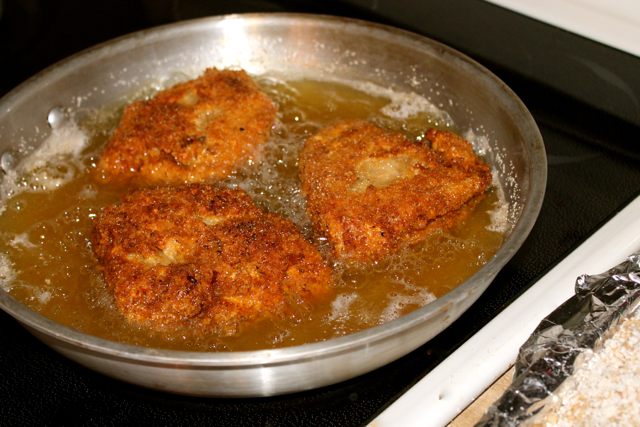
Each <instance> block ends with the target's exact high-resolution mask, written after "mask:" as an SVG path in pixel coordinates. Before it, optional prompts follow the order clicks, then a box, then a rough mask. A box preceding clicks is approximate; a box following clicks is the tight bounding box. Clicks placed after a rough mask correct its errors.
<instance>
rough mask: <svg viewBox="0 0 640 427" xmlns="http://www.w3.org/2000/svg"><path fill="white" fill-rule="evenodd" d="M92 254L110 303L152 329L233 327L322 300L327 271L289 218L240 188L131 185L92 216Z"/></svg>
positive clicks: (225, 331)
mask: <svg viewBox="0 0 640 427" xmlns="http://www.w3.org/2000/svg"><path fill="white" fill-rule="evenodd" d="M92 244H93V251H94V254H95V256H96V258H97V259H98V262H99V269H100V270H101V271H102V273H103V277H104V280H105V282H106V286H107V288H108V289H109V290H110V292H111V293H112V295H113V296H114V299H115V305H116V307H117V309H118V310H119V311H120V312H121V313H122V314H123V315H124V316H125V317H126V318H127V319H128V320H130V321H132V322H136V323H142V324H150V325H152V326H155V327H160V328H162V327H165V326H172V325H173V326H175V325H186V326H189V327H196V328H199V329H200V330H202V331H204V332H207V331H208V332H215V333H222V334H232V333H233V332H234V331H235V329H236V327H237V325H238V323H239V322H242V321H246V320H250V319H259V318H269V317H270V318H274V317H276V318H286V317H287V316H289V315H290V313H292V312H293V311H294V310H295V307H296V306H297V305H299V304H301V303H304V304H306V303H313V302H314V301H316V300H320V299H322V298H324V296H326V295H327V294H328V293H329V292H330V289H331V287H332V283H333V282H332V276H331V270H330V268H329V267H328V266H327V265H326V264H325V262H324V261H323V259H322V257H321V256H320V253H319V252H318V250H317V249H316V248H315V247H314V246H312V245H311V244H310V243H309V242H307V241H306V240H305V238H304V237H303V236H302V235H301V234H300V232H299V231H298V229H297V228H296V227H295V225H294V224H293V223H292V222H291V221H288V220H285V219H283V218H281V217H280V216H278V215H275V214H270V213H264V212H263V211H262V210H261V209H260V208H258V207H257V206H256V205H255V204H254V203H253V201H252V200H251V198H250V197H249V196H248V195H247V194H246V193H245V192H244V191H242V190H240V189H229V188H224V187H215V186H210V185H205V184H189V185H181V186H177V187H158V188H151V189H139V190H135V191H133V192H131V193H129V194H128V195H126V196H125V197H124V198H123V202H122V203H121V204H117V205H112V206H109V207H107V208H106V209H105V210H104V212H103V213H101V214H100V215H99V216H98V217H97V219H96V220H95V225H94V229H93V234H92Z"/></svg>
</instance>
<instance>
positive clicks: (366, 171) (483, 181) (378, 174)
mask: <svg viewBox="0 0 640 427" xmlns="http://www.w3.org/2000/svg"><path fill="white" fill-rule="evenodd" d="M426 137H427V139H428V140H429V141H430V142H431V148H430V147H428V146H425V145H423V144H421V143H415V142H411V141H409V140H407V139H406V138H405V137H404V136H403V135H401V134H394V133H390V132H387V131H385V130H383V129H381V128H379V127H377V126H376V125H374V124H372V123H369V122H366V121H358V120H348V121H340V122H338V123H335V124H333V125H331V126H329V127H327V128H325V129H323V130H321V131H320V132H318V133H316V134H315V135H314V136H312V137H311V138H309V139H308V140H307V141H306V142H305V145H304V148H303V150H302V152H301V154H300V161H299V167H300V176H301V180H302V191H303V192H304V193H305V195H306V197H307V213H308V214H309V217H310V218H311V222H312V223H313V225H314V229H315V230H316V232H317V233H319V234H321V235H323V236H326V238H327V239H328V240H329V243H331V245H332V247H333V254H334V256H335V257H336V258H338V259H341V260H343V261H358V262H361V263H371V262H376V261H378V260H380V259H382V258H384V257H385V256H387V255H390V254H394V253H397V252H399V251H400V250H401V249H403V248H404V247H406V246H408V245H412V244H415V243H418V242H420V241H421V240H423V239H424V238H425V237H426V236H427V235H428V234H430V233H432V232H433V231H434V230H437V229H441V228H443V227H450V226H453V225H454V224H456V223H457V222H458V221H460V220H461V219H462V218H463V217H465V216H466V215H467V214H468V213H469V212H470V211H471V209H472V208H473V206H474V205H475V203H477V201H479V200H480V199H482V198H483V197H484V192H485V190H486V189H487V187H488V186H489V185H490V184H491V173H490V171H489V166H488V165H486V164H485V163H483V162H482V161H481V160H479V159H478V157H477V156H476V155H475V153H474V152H473V149H472V147H471V145H470V144H469V143H468V142H467V141H465V140H464V139H462V138H461V137H459V136H457V135H455V134H453V133H450V132H443V131H438V130H435V129H431V130H429V132H427V135H426Z"/></svg>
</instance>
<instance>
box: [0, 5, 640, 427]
mask: <svg viewBox="0 0 640 427" xmlns="http://www.w3.org/2000/svg"><path fill="white" fill-rule="evenodd" d="M364 3H365V2H363V1H352V2H350V3H349V4H347V3H342V2H336V1H329V2H327V1H325V2H315V1H295V2H294V1H268V0H264V1H260V0H255V1H248V0H237V1H233V2H223V1H206V0H198V1H190V2H187V1H186V0H158V1H153V0H138V1H125V0H93V1H92V2H87V1H84V0H59V1H52V0H51V1H44V0H22V1H20V0H4V2H2V1H0V5H2V6H3V10H2V16H1V18H0V65H1V67H0V70H2V71H0V72H1V73H2V75H1V77H2V78H1V79H0V95H3V94H4V93H6V92H7V91H9V90H11V89H12V88H13V87H15V86H17V85H18V84H19V83H20V82H22V81H24V80H25V79H27V78H28V77H30V76H31V75H33V74H35V73H36V72H38V71H40V70H42V69H44V68H45V67H47V66H49V65H51V64H52V63H54V62H56V61H58V60H60V59H63V58H64V57H66V56H69V55H71V54H74V53H76V52H78V51H80V50H82V49H84V48H87V47H90V46H92V45H94V44H96V43H99V42H102V41H106V40H108V39H111V38H114V37H117V36H120V35H123V34H127V33H130V32H133V31H136V30H139V29H143V28H148V27H152V26H156V25H161V24H165V23H169V22H175V21H177V20H182V19H189V18H195V17H199V16H207V15H214V14H223V13H241V12H278V11H279V12H304V13H324V14H334V15H342V16H350V17H355V18H361V19H367V20H375V21H378V22H382V23H392V24H395V25H396V26H400V27H403V28H406V29H410V30H412V31H416V32H420V33H423V34H425V35H428V36H430V37H432V38H434V39H436V40H440V41H442V42H444V43H447V44H450V45H452V46H453V47H455V48H457V49H459V50H461V51H462V52H464V53H466V54H468V55H470V56H472V57H474V58H475V59H476V60H478V61H480V62H481V63H482V64H484V65H485V66H487V67H488V68H490V69H491V70H492V71H493V72H494V73H496V74H497V75H498V76H499V77H500V78H501V79H503V80H504V81H505V82H506V83H507V84H508V85H509V86H510V87H511V88H512V89H513V90H514V91H515V92H516V93H517V94H518V95H519V96H520V98H521V99H522V100H523V101H524V103H525V105H527V106H528V108H529V109H530V111H531V113H532V114H533V116H534V118H535V120H536V122H537V123H538V126H539V127H540V131H541V133H542V136H543V139H544V141H545V146H546V150H547V155H548V160H549V170H548V172H549V174H548V185H547V193H546V196H545V202H544V204H543V206H542V211H541V213H540V217H539V219H538V222H537V223H536V225H535V227H534V229H533V231H532V232H531V235H530V236H529V238H528V239H527V240H526V242H525V244H524V245H523V246H522V248H521V249H520V250H519V251H518V253H517V254H516V255H515V257H514V258H513V259H512V260H511V261H510V262H509V263H508V264H507V266H506V267H505V268H504V269H503V270H502V271H501V272H500V273H499V275H498V277H497V278H496V280H495V281H494V282H493V283H492V284H491V286H490V287H489V289H488V290H487V291H486V292H485V293H484V294H483V295H482V296H481V297H480V299H479V300H478V301H477V302H476V304H474V305H473V306H472V307H471V309H469V310H468V311H467V312H466V313H465V314H464V315H463V316H462V317H461V318H460V319H459V320H458V321H456V322H455V323H454V324H453V325H452V326H451V327H449V328H448V329H447V330H445V331H444V332H442V333H441V334H440V335H439V336H438V337H436V338H435V339H433V340H432V341H430V342H429V343H427V344H426V345H424V346H423V347H421V348H419V349H417V350H416V351H414V352H412V353H411V354H409V355H407V356H405V357H404V358H402V359H400V360H398V361H396V362H394V363H391V364H389V365H387V366H385V367H383V368H381V369H378V370H376V371H374V372H371V373H369V374H366V375H363V376H361V377H358V378H355V379H353V380H350V381H347V382H344V383H341V384H337V385H334V386H330V387H326V388H323V389H319V390H314V391H309V392H304V393H297V394H293V395H289V396H280V397H273V398H262V399H243V400H238V399H205V398H193V397H183V396H175V395H170V394H164V393H160V392H154V391H150V390H146V389H142V388H139V387H136V386H131V385H128V384H125V383H122V382H119V381H116V380H112V379H110V378H107V377H104V376H102V375H100V374H96V373H94V372H92V371H90V370H87V369H85V368H83V367H81V366H79V365H77V364H75V363H73V362H70V361H68V360H67V359H65V358H64V357H62V356H59V355H58V354H57V353H55V352H53V351H52V350H50V349H49V348H47V347H46V346H45V345H43V344H41V343H40V342H39V341H38V340H36V339H35V338H33V337H32V336H31V335H30V334H29V333H27V332H26V331H25V330H24V329H23V328H22V327H21V326H20V325H19V324H18V323H17V322H15V321H14V320H13V319H12V318H11V317H10V316H8V315H7V314H5V313H4V312H0V425H12V426H13V425H15V426H20V425H25V426H27V425H53V424H62V425H67V426H69V425H100V426H103V425H153V426H157V425H220V426H239V425H242V426H327V427H329V426H359V425H364V424H366V422H367V421H370V420H371V419H372V418H373V417H375V415H376V414H377V413H379V412H380V411H381V410H383V409H384V408H385V407H386V406H387V405H388V404H389V403H391V402H392V401H393V400H395V399H396V398H397V397H399V396H400V395H401V394H402V392H403V391H404V390H406V389H407V388H408V387H410V386H411V385H413V384H414V383H415V382H416V381H418V380H420V379H421V378H422V377H423V376H424V375H425V374H427V373H428V372H429V371H430V370H431V369H432V368H433V367H434V366H436V365H437V364H438V363H439V362H440V361H441V360H443V359H444V358H445V357H446V356H447V355H449V354H450V353H451V352H452V351H454V350H455V349H456V348H458V347H459V346H460V345H461V344H462V343H463V342H464V341H465V340H466V339H467V338H468V337H469V336H471V335H473V334H474V333H475V332H477V331H478V330H479V329H480V328H482V326H484V325H485V324H486V323H487V322H488V321H490V320H491V319H492V318H493V317H495V316H496V315H497V314H498V313H499V312H500V311H501V310H502V309H503V308H504V307H505V306H506V305H508V304H509V302H510V301H512V300H513V299H514V298H516V297H517V296H518V295H520V294H521V293H522V292H523V291H524V290H526V289H527V288H528V287H529V286H531V285H532V284H533V283H535V280H536V278H537V277H539V276H540V275H541V274H544V272H546V271H547V270H548V269H550V268H551V267H553V266H554V265H555V264H556V263H557V262H559V261H560V260H561V259H562V258H563V257H564V256H565V255H566V254H567V253H569V252H570V251H571V250H572V248H574V247H575V246H577V245H578V244H579V243H580V242H581V241H583V240H584V239H585V238H587V237H588V236H589V235H590V234H591V233H593V232H594V231H595V230H596V229H597V228H598V227H599V226H600V225H602V223H603V222H605V221H606V220H607V219H608V218H610V217H611V216H612V215H614V214H615V213H616V212H617V211H618V210H619V209H620V208H621V207H622V206H624V205H625V204H627V203H628V202H629V201H631V200H632V199H633V198H634V197H635V196H637V195H638V194H639V193H640V162H639V161H638V160H640V150H638V149H637V144H638V143H637V142H636V141H637V135H638V131H639V130H640V129H639V128H638V124H637V122H636V121H635V119H634V118H633V114H632V112H630V111H631V110H629V109H628V108H627V105H626V104H625V102H626V101H625V100H624V99H620V100H618V98H616V94H612V96H611V98H610V99H609V100H608V101H607V102H609V103H610V104H611V105H605V104H606V103H604V101H603V98H602V96H601V93H600V92H598V91H586V92H584V93H581V94H577V95H576V92H575V90H576V86H575V85H573V84H572V85H568V86H563V85H562V84H561V83H559V82H557V81H554V80H553V79H549V78H548V76H549V75H554V74H555V73H557V72H559V70H558V69H557V67H558V66H560V65H562V64H560V65H559V64H558V63H557V61H554V60H553V58H554V56H553V55H550V57H549V58H547V60H546V61H547V62H548V63H547V64H546V66H545V64H544V61H545V59H544V57H541V58H540V59H539V61H541V62H543V63H537V65H536V67H535V68H536V69H541V70H542V71H540V72H539V73H537V72H531V69H528V70H527V69H523V67H522V63H520V62H519V60H518V59H517V58H516V59H515V60H514V61H511V58H510V57H511V56H512V55H510V54H509V52H510V51H509V50H507V51H505V50H504V49H505V43H507V44H508V41H505V40H504V39H500V41H499V42H498V41H496V40H497V38H496V37H493V36H491V34H489V35H487V38H486V40H483V41H481V42H478V41H477V40H474V39H473V38H470V37H469V36H468V34H467V33H464V31H470V30H477V29H478V28H484V29H485V31H489V30H487V29H493V30H491V31H494V32H500V31H503V30H504V28H508V29H509V31H510V33H509V38H510V39H512V40H514V43H520V44H521V43H523V41H527V42H529V43H534V42H536V43H537V42H538V41H535V40H538V39H535V40H534V41H532V37H533V36H535V35H542V36H540V37H539V42H540V43H545V41H548V40H554V43H553V44H555V45H557V46H561V49H562V50H563V51H568V52H572V54H573V55H576V56H580V55H581V56H582V57H583V59H584V61H586V62H592V63H594V62H596V63H597V62H598V61H607V62H608V65H607V66H608V67H611V69H613V70H616V69H618V70H623V71H620V73H619V75H622V76H623V78H625V79H626V77H624V76H626V75H638V74H640V59H639V58H636V57H632V56H629V55H626V54H623V53H621V52H618V51H615V50H613V49H609V48H606V47H604V46H602V45H599V44H597V43H594V42H591V41H588V40H586V39H582V38H580V37H577V36H574V35H571V34H569V33H566V32H564V31H562V30H558V29H555V28H552V27H549V26H547V25H545V24H542V23H539V22H536V21H533V20H529V19H527V18H524V17H521V16H518V15H516V14H513V13H511V12H507V11H503V10H500V9H498V8H496V7H495V6H493V5H490V4H488V3H486V2H483V1H481V0H465V1H463V0H456V1H441V0H439V1H428V0H424V1H422V2H411V1H407V2H399V3H398V5H399V6H398V7H397V8H393V9H388V8H385V5H386V3H385V2H384V1H383V0H378V1H377V2H376V4H377V5H378V7H376V8H374V7H368V6H367V5H366V4H364ZM418 3H419V4H418ZM354 4H361V8H358V7H356V6H354ZM400 5H405V6H406V7H409V6H410V7H411V10H405V11H404V12H403V9H402V7H400ZM454 6H455V7H454ZM420 8H422V9H420ZM387 9H388V10H387ZM408 12H411V13H408ZM427 12H428V13H427ZM403 13H404V14H403ZM421 14H425V16H428V17H429V19H428V20H425V23H424V26H423V27H421V26H420V25H419V22H416V21H417V20H418V19H417V18H419V17H420V16H421ZM498 18H499V22H497V21H496V19H498ZM445 24H446V25H445ZM489 32H490V31H489ZM470 40H474V41H473V42H472V41H470ZM514 46H515V45H513V46H511V47H510V48H511V49H513V48H515V47H517V46H515V47H514ZM542 50H544V49H543V48H542V47H540V46H538V47H537V48H536V49H534V51H535V52H540V51H542ZM584 61H583V62H584ZM630 67H631V70H630V69H629V68H630ZM560 71H561V70H560ZM632 71H633V72H632ZM625 73H626V74H625ZM578 74H579V72H578ZM629 84H630V87H632V88H633V87H634V86H633V85H635V84H636V83H635V82H629ZM592 95H593V96H592Z"/></svg>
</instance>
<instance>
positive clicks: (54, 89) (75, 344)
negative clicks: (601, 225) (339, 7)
mask: <svg viewBox="0 0 640 427" xmlns="http://www.w3.org/2000/svg"><path fill="white" fill-rule="evenodd" d="M211 66H216V67H218V68H225V67H235V66H239V67H242V68H244V69H246V70H247V71H248V72H249V73H252V74H261V73H263V72H266V71H269V72H270V73H278V74H283V75H290V76H294V77H295V76H307V77H313V78H327V79H331V78H332V77H334V76H339V77H340V78H342V79H349V80H359V81H364V82H371V83H374V84H376V85H379V86H383V87H387V88H392V89H394V90H396V91H405V92H416V93H418V94H421V95H423V96H425V97H426V98H428V99H429V100H431V101H432V102H433V103H434V104H435V105H444V106H445V109H446V110H447V111H448V112H449V114H450V115H451V117H452V118H453V120H454V121H455V122H456V123H457V124H458V126H459V127H460V128H461V129H462V130H468V129H471V130H474V132H476V133H480V134H482V135H485V136H487V138H488V139H489V141H490V146H491V147H490V150H489V152H488V153H487V156H488V160H489V162H491V163H492V164H493V165H494V166H496V168H497V169H498V170H499V171H500V173H499V177H498V179H499V181H500V182H501V185H502V187H503V188H504V190H505V194H506V199H507V201H508V202H509V223H510V229H509V231H508V238H507V239H506V242H505V243H504V245H503V246H502V248H501V249H500V250H499V252H498V253H497V254H496V255H495V256H494V258H493V259H491V260H490V261H489V262H488V263H487V264H486V265H485V266H484V267H483V268H482V269H481V270H479V271H478V272H477V273H476V274H475V275H474V276H473V277H471V278H470V279H468V280H467V281H466V282H464V283H463V284H462V285H460V286H458V287H457V288H456V289H454V290H453V291H451V292H449V293H448V294H446V295H445V296H443V297H442V298H440V299H438V300H437V301H435V302H433V303H431V304H429V305H427V306H425V307H422V308H421V309H418V310H416V311H414V312H412V313H410V314H408V315H405V316H403V317H401V318H399V319H397V320H394V321H392V322H389V323H386V324H383V325H381V326H377V327H374V328H371V329H368V330H365V331H363V332H359V333H355V334H352V335H348V336H345V337H341V338H336V339H331V340H328V341H324V342H319V343H314V344H307V345H301V346H297V347H290V348H283V349H275V350H262V351H250V352H232V353H195V352H179V351H169V350H157V349H152V348H140V347H135V346H130V345H124V344H119V343H115V342H111V341H107V340H104V339H100V338H96V337H93V336H89V335H87V334H84V333H81V332H78V331H75V330H72V329H69V328H67V327H64V326H62V325H60V324H57V323H55V322H53V321H51V320H49V319H46V318H44V317H42V316H40V315H39V314H37V313H35V312H34V311H32V310H30V309H28V308H26V307H25V306H23V305H21V304H20V303H18V302H17V301H16V300H14V299H13V298H12V297H10V296H9V295H8V294H7V293H6V292H4V291H2V290H0V307H1V308H2V309H3V310H5V311H6V312H7V313H9V314H11V315H12V316H13V317H15V318H16V319H17V320H18V321H19V322H20V323H21V324H22V325H24V327H25V328H27V330H29V331H30V332H31V333H33V334H34V335H35V336H36V337H38V338H39V339H41V340H42V341H43V342H45V343H46V344H47V345H49V346H50V347H51V348H53V349H54V350H56V351H58V352H60V353H62V354H63V355H65V356H67V357H68V358H70V359H72V360H74V361H76V362H78V363H80V364H82V365H84V366H86V367H89V368H91V369H94V370H96V371H98V372H101V373H103V374H105V375H108V376H111V377H114V378H117V379H120V380H122V381H126V382H130V383H134V384H138V385H141V386H144V387H149V388H153V389H157V390H162V391H168V392H174V393H181V394H190V395H199V396H217V397H249V396H271V395H278V394H283V393H292V392H296V391H301V390H307V389H312V388H316V387H321V386H325V385H329V384H333V383H336V382H339V381H343V380H346V379H349V378H352V377H355V376H357V375H360V374H363V373H365V372H368V371H371V370H373V369H376V368H378V367H380V366H383V365H385V364H387V363H389V362H391V361H393V360H395V359H398V358H399V357H401V356H403V355H405V354H407V353H409V352H410V351H412V350H414V349H416V348H417V347H419V346H421V345H422V344H424V343H426V342H427V341H429V340H430V339H431V338H433V337H434V336H435V335H437V334H438V333H439V332H441V331H442V330H444V329H445V328H446V327H447V326H449V325H450V324H451V323H452V322H453V321H454V320H455V319H457V318H458V317H459V316H460V315H461V314H462V313H463V312H464V311H465V310H467V308H468V307H469V306H470V305H471V304H473V302H474V301H476V300H477V298H478V297H479V296H480V294H481V293H482V292H484V290H485V289H486V288H487V287H488V286H489V284H490V283H491V281H492V280H493V278H494V277H495V276H496V274H497V273H498V271H499V270H500V269H501V268H502V267H503V266H504V265H505V263H506V262H507V261H508V260H509V259H510V258H511V257H512V256H513V254H514V253H515V252H516V250H517V249H518V248H519V247H520V245H521V244H522V243H523V241H524V239H525V238H526V236H527V234H528V233H529V231H530V230H531V227H532V226H533V223H534V221H535V219H536V217H537V215H538V212H539V209H540V206H541V204H542V198H543V194H544V188H545V183H546V158H545V153H544V146H543V143H542V139H541V137H540V133H539V131H538V129H537V127H536V125H535V122H534V121H533V119H532V117H531V115H530V114H529V112H528V111H527V109H526V108H525V106H524V105H523V104H522V103H521V102H520V100H519V99H518V98H517V97H516V95H515V94H514V93H513V92H512V91H511V90H510V89H509V88H508V87H507V86H506V85H505V84H504V83H503V82H501V81H500V80H499V79H498V78H496V77H495V76H494V75H493V74H491V73H490V72H489V71H487V70H486V69H485V68H483V67H482V66H480V65H479V64H477V63H475V62H474V61H472V60H470V59H469V58H467V57H466V56H464V55H462V54H460V53H459V52H456V51H455V50H453V49H450V48H448V47H446V46H443V45H441V44H439V43H437V42H435V41H432V40H429V39H427V38H425V37H421V36H418V35H416V34H412V33H408V32H406V31H402V30H398V29H394V28H390V27H386V26H382V25H377V24H372V23H367V22H362V21H355V20H349V19H342V18H335V17H327V16H313V15H296V14H255V15H232V16H223V17H215V18H208V19H200V20H195V21H189V22H183V23H178V24H175V25H169V26H165V27H160V28H157V29H152V30H148V31H143V32H139V33H135V34H132V35H130V36H127V37H123V38H120V39H117V40H114V41H112V42H109V43H106V44H103V45H100V46H97V47H95V48H93V49H90V50H88V51H85V52H83V53H81V54H78V55H76V56H74V57H71V58H69V59H67V60H65V61H62V62H60V63H58V64H56V65H54V66H53V67H51V68H49V69H47V70H45V71H44V72H42V73H40V74H38V75H36V76H35V77H33V78H31V79H30V80H28V81H27V82H25V83H24V84H22V85H21V86H19V87H18V88H16V89H15V90H14V91H12V92H11V93H9V94H8V95H7V96H6V97H4V98H3V99H2V100H1V101H0V138H1V140H0V153H6V154H4V155H3V165H4V167H10V164H11V163H12V161H13V160H15V159H13V158H12V157H11V156H12V154H9V153H10V152H13V153H15V152H18V150H17V147H18V146H19V145H20V144H23V141H30V142H32V145H34V146H37V145H38V144H39V143H41V142H42V140H43V139H44V137H46V136H47V132H44V131H43V130H46V129H48V122H47V118H48V117H49V120H54V121H55V119H56V116H55V114H53V115H51V116H50V112H51V111H52V110H53V109H54V108H56V107H57V108H60V109H63V110H64V109H72V110H73V109H78V108H99V107H102V106H104V105H109V104H112V103H113V102H115V100H118V99H121V98H122V97H123V96H125V95H126V94H130V93H131V92H132V91H134V90H135V89H136V88H139V87H143V85H145V84H146V83H148V82H149V81H154V80H158V79H160V78H163V77H166V76H169V75H171V74H172V73H175V72H179V71H180V70H184V69H187V68H188V69H204V68H205V67H211ZM54 112H55V110H54Z"/></svg>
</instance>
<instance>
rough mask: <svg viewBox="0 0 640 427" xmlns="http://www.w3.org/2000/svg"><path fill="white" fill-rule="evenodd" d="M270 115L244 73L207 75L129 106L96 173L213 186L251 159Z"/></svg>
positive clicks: (267, 130) (273, 109)
mask: <svg viewBox="0 0 640 427" xmlns="http://www.w3.org/2000/svg"><path fill="white" fill-rule="evenodd" d="M275 115H276V107H275V105H274V104H273V102H272V101H271V99H270V98H269V97H268V96H267V95H266V94H265V93H264V92H262V90H260V88H258V86H257V85H256V84H255V82H254V81H253V80H252V79H251V78H250V77H249V76H248V75H247V73H245V72H244V71H232V70H217V69H215V68H214V69H208V70H206V71H205V73H204V74H203V75H202V76H200V77H199V78H197V79H195V80H190V81H187V82H184V83H179V84H177V85H175V86H173V87H171V88H169V89H167V90H164V91H162V92H159V93H158V94H157V95H156V96H155V97H154V98H152V99H149V100H144V101H138V102H134V103H132V104H130V105H128V106H127V107H126V108H125V110H124V115H123V117H122V119H121V121H120V125H119V126H118V128H117V129H116V130H115V132H114V134H113V136H112V137H111V139H110V140H109V142H108V143H107V146H106V147H105V149H104V150H103V152H102V157H101V159H100V163H99V167H98V170H99V171H100V173H101V174H102V178H103V179H105V180H112V179H131V178H136V179H138V180H140V181H143V182H145V183H163V182H166V183H185V182H206V181H211V180H218V179H221V178H224V177H226V176H228V175H229V174H230V173H231V172H233V170H235V169H236V168H238V167H239V166H241V165H242V164H244V163H246V162H247V161H248V160H249V159H251V157H252V155H253V154H254V152H255V150H256V148H257V147H259V146H260V145H262V144H264V142H265V141H266V140H267V138H268V137H269V133H270V130H271V126H272V125H273V122H274V119H275Z"/></svg>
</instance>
